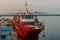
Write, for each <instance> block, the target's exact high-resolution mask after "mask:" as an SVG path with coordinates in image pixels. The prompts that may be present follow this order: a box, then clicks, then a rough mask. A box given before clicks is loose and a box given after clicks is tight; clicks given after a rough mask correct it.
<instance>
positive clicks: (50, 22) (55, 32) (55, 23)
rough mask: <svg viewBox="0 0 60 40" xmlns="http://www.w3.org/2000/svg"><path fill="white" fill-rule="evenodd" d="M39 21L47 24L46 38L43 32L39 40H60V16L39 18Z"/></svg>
mask: <svg viewBox="0 0 60 40" xmlns="http://www.w3.org/2000/svg"><path fill="white" fill-rule="evenodd" d="M39 21H44V22H45V38H43V36H42V35H43V32H41V34H40V35H39V40H60V16H39Z"/></svg>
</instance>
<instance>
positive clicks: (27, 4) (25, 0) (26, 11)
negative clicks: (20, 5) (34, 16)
mask: <svg viewBox="0 0 60 40" xmlns="http://www.w3.org/2000/svg"><path fill="white" fill-rule="evenodd" d="M27 6H28V4H27V0H25V7H26V14H28V13H29V11H28V7H27Z"/></svg>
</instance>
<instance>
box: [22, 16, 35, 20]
mask: <svg viewBox="0 0 60 40" xmlns="http://www.w3.org/2000/svg"><path fill="white" fill-rule="evenodd" d="M22 18H23V19H33V18H34V17H33V16H22Z"/></svg>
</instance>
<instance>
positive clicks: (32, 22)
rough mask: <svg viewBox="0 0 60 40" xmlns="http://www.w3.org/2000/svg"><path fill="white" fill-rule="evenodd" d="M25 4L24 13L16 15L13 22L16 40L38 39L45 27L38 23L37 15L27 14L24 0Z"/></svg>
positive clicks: (42, 23)
mask: <svg viewBox="0 0 60 40" xmlns="http://www.w3.org/2000/svg"><path fill="white" fill-rule="evenodd" d="M25 4H26V13H23V14H20V13H17V14H16V16H15V17H14V20H13V24H14V29H15V31H16V33H17V40H21V38H23V40H25V39H27V38H29V39H31V38H32V40H33V39H34V38H37V37H38V35H39V33H40V32H41V31H42V30H44V26H45V24H44V22H40V23H39V21H38V17H37V16H38V15H35V14H32V13H29V12H28V8H27V2H26V0H25ZM36 40H37V39H36Z"/></svg>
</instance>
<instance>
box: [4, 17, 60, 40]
mask: <svg viewBox="0 0 60 40" xmlns="http://www.w3.org/2000/svg"><path fill="white" fill-rule="evenodd" d="M38 18H39V21H40V22H41V21H44V22H45V33H43V31H42V32H41V33H40V34H39V40H60V16H39V17H38ZM4 33H8V32H4ZM43 34H45V37H43ZM6 38H7V39H6V40H11V39H9V38H11V37H10V36H7V37H6Z"/></svg>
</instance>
